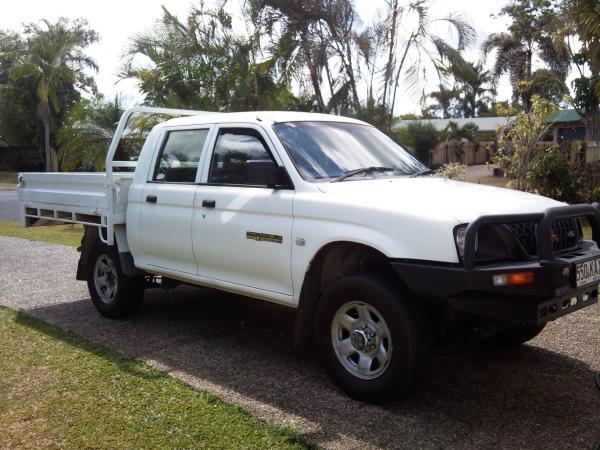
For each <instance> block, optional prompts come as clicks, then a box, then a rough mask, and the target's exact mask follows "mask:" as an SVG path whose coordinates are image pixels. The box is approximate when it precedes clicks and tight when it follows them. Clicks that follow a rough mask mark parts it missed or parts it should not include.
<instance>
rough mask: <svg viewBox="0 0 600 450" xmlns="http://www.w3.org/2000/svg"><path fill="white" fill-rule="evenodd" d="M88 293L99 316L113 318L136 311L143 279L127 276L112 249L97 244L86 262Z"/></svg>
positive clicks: (140, 296)
mask: <svg viewBox="0 0 600 450" xmlns="http://www.w3.org/2000/svg"><path fill="white" fill-rule="evenodd" d="M87 284H88V290H89V292H90V296H91V298H92V302H93V303H94V306H95V307H96V309H97V310H98V312H99V313H100V314H102V315H103V316H106V317H110V318H113V319H119V318H122V317H127V316H130V315H131V314H133V313H134V312H136V311H137V309H138V308H139V306H140V304H141V303H142V299H143V297H144V278H143V277H135V278H129V277H127V276H126V275H125V274H124V273H123V271H122V269H121V261H120V260H119V254H118V252H117V250H116V248H115V247H114V246H107V245H98V246H97V247H96V249H95V250H94V252H93V253H92V256H91V259H90V270H89V273H88V277H87Z"/></svg>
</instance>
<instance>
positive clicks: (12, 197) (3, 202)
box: [0, 191, 19, 220]
mask: <svg viewBox="0 0 600 450" xmlns="http://www.w3.org/2000/svg"><path fill="white" fill-rule="evenodd" d="M17 202H18V200H17V192H16V191H0V220H19V209H18V203H17Z"/></svg>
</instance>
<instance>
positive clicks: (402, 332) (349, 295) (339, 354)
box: [317, 275, 432, 403]
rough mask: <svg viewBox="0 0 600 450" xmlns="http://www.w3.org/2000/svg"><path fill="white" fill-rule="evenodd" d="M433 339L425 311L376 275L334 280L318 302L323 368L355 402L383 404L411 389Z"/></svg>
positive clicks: (424, 368)
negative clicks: (356, 400)
mask: <svg viewBox="0 0 600 450" xmlns="http://www.w3.org/2000/svg"><path fill="white" fill-rule="evenodd" d="M431 340H432V339H431V331H430V324H429V321H428V318H427V316H426V314H425V312H424V311H423V310H422V309H421V308H419V306H418V305H416V304H413V303H412V302H410V301H409V300H408V299H407V298H405V297H404V296H403V295H402V293H401V292H400V291H399V290H397V289H396V288H395V287H393V285H392V284H391V283H388V282H387V280H385V279H384V278H381V277H379V276H377V275H354V276H349V277H346V278H343V279H341V280H338V281H336V282H334V283H333V284H332V285H331V286H330V287H329V288H328V289H327V290H326V291H325V293H324V294H323V297H322V298H321V300H320V302H319V307H318V311H317V342H318V345H319V349H320V351H321V356H322V359H323V362H324V365H325V368H326V370H327V373H328V374H329V376H330V377H331V378H332V380H333V381H334V382H335V383H336V384H337V385H338V386H339V387H340V388H341V389H342V390H344V391H345V392H346V393H348V394H349V395H350V396H352V397H354V398H356V399H358V400H362V401H367V402H373V403H381V402H384V401H388V400H391V399H393V398H395V397H397V396H400V395H402V394H405V393H407V392H408V391H410V390H411V389H412V388H413V387H414V386H415V385H416V384H417V383H418V382H420V381H421V380H422V379H423V378H424V376H425V373H426V371H427V368H428V366H429V362H430V358H431Z"/></svg>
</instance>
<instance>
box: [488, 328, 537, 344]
mask: <svg viewBox="0 0 600 450" xmlns="http://www.w3.org/2000/svg"><path fill="white" fill-rule="evenodd" d="M545 326H546V324H543V325H520V326H516V327H510V328H507V329H505V330H502V331H499V332H497V333H496V334H495V335H494V336H492V337H491V338H490V339H488V340H487V342H488V344H491V345H496V346H499V347H516V346H517V345H521V344H524V343H525V342H527V341H530V340H532V339H533V338H534V337H536V336H537V335H538V334H540V333H541V332H542V330H543V329H544V327H545Z"/></svg>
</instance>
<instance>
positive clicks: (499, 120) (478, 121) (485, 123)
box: [394, 117, 513, 132]
mask: <svg viewBox="0 0 600 450" xmlns="http://www.w3.org/2000/svg"><path fill="white" fill-rule="evenodd" d="M512 119H513V118H512V117H474V118H462V117H460V118H456V119H416V120H399V121H398V122H396V124H395V126H394V128H396V129H398V128H402V127H405V126H406V125H408V124H410V123H415V122H422V123H430V124H432V125H433V126H434V127H435V128H436V130H443V129H444V128H446V127H447V126H448V124H449V123H450V122H455V123H456V124H457V125H458V126H460V127H462V126H464V125H466V124H467V123H474V124H475V125H477V127H479V131H494V132H495V131H496V128H497V127H498V125H501V126H503V125H507V124H508V123H510V122H511V121H512Z"/></svg>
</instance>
